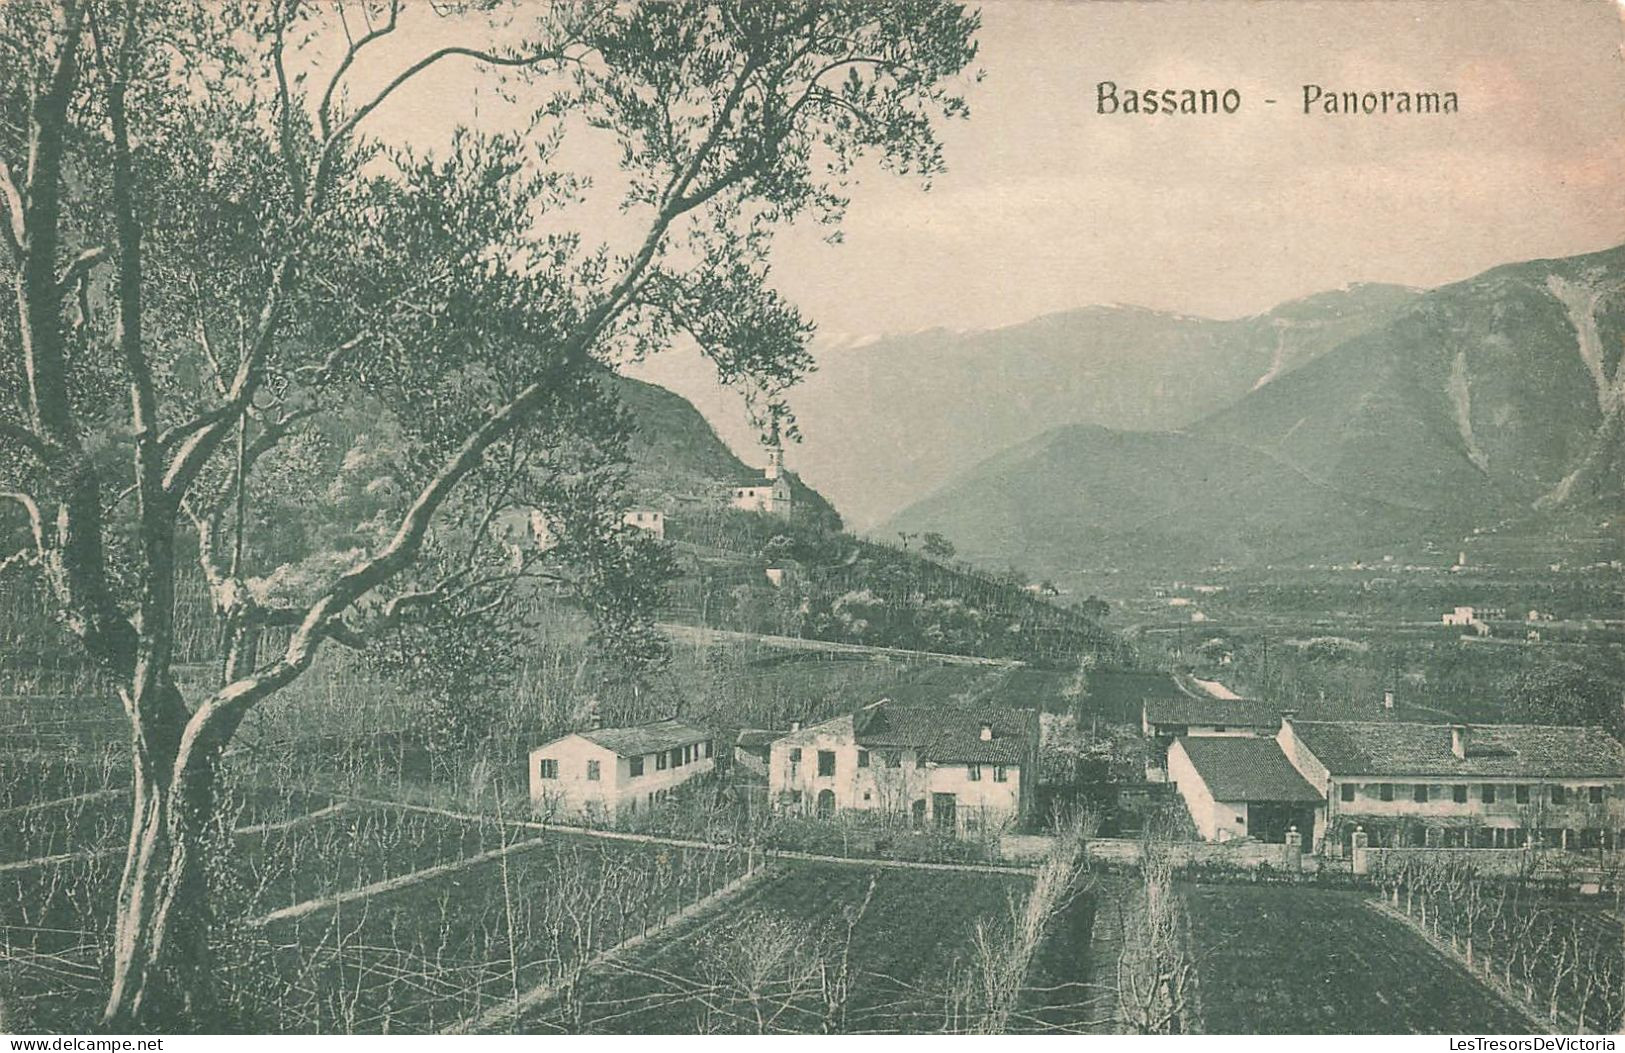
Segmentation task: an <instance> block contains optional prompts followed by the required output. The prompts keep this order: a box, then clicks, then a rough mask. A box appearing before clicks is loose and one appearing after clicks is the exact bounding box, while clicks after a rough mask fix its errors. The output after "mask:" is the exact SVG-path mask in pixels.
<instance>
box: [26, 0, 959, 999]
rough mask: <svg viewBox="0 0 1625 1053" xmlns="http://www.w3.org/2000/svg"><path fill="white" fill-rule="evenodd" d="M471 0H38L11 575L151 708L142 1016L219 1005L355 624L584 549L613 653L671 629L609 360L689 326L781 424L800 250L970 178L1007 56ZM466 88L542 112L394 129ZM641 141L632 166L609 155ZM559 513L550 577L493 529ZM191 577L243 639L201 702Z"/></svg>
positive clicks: (128, 918)
mask: <svg viewBox="0 0 1625 1053" xmlns="http://www.w3.org/2000/svg"><path fill="white" fill-rule="evenodd" d="M492 7H495V8H496V10H495V11H492V10H489V9H490V8H492ZM441 14H442V12H441V10H440V8H439V7H438V6H437V5H431V6H423V5H412V6H406V5H402V4H400V3H399V2H397V0H353V2H351V3H343V4H340V3H319V4H317V3H301V2H299V0H262V2H255V0H166V2H158V0H14V2H12V3H9V4H6V5H4V7H3V8H0V72H3V74H4V75H3V76H0V206H3V207H0V271H4V277H5V279H6V284H7V286H8V288H9V295H10V297H11V300H12V306H13V307H14V310H11V311H8V312H6V314H5V315H4V317H3V318H0V356H3V358H0V362H3V364H0V494H3V496H4V498H5V503H6V505H7V506H8V507H9V508H11V509H12V510H13V511H15V512H16V513H17V514H18V518H16V519H12V520H7V521H6V522H4V523H3V524H0V528H3V529H4V531H5V535H4V536H5V537H6V538H8V539H10V538H13V537H15V538H16V539H17V540H18V542H19V543H20V544H19V547H18V548H17V550H16V551H15V553H13V552H11V551H6V552H0V562H3V563H4V564H6V565H7V566H8V567H9V568H10V569H12V570H15V569H17V568H18V567H19V566H21V567H22V568H23V569H24V570H25V571H26V572H28V573H31V574H32V576H33V579H34V580H35V581H37V582H38V583H39V585H40V586H41V588H42V590H43V592H44V593H45V595H47V596H48V597H49V600H50V602H51V604H52V606H53V608H54V610H55V611H56V612H57V614H58V616H59V618H60V621H61V623H62V625H63V626H64V627H65V628H66V629H67V630H68V631H69V632H70V633H71V634H72V635H73V636H74V637H76V638H77V639H78V641H79V642H80V644H81V645H82V646H83V649H84V652H85V654H86V655H87V656H88V658H89V659H90V661H91V662H92V663H94V665H95V666H97V667H98V668H99V669H100V671H101V672H102V673H103V674H104V675H105V677H106V678H107V679H108V680H109V681H111V682H112V683H113V684H114V685H115V686H116V687H117V691H118V694H119V697H120V698H121V700H122V702H123V708H124V711H125V713H126V714H127V716H128V719H129V728H130V736H131V741H132V743H133V746H134V787H133V789H134V809H133V816H132V823H131V830H130V837H129V849H128V854H127V857H126V862H125V866H124V871H123V877H122V881H121V883H120V886H119V891H118V902H117V921H116V928H115V932H116V936H115V941H114V947H113V952H112V963H113V966H112V976H111V986H110V990H109V995H108V1000H107V1005H106V1021H107V1023H108V1025H109V1026H114V1027H122V1028H127V1029H135V1028H137V1027H139V1026H140V1024H141V1023H142V1022H143V1021H149V1022H150V1021H153V1020H162V1021H164V1022H165V1023H166V1025H167V1026H170V1027H182V1026H197V1027H208V1026H210V1024H211V1022H214V1021H213V1018H212V1016H211V1009H210V1006H209V991H210V984H209V980H210V976H211V972H210V969H209V967H208V958H209V955H208V948H209V942H208V933H209V927H210V925H209V919H210V910H211V907H210V903H211V901H210V896H209V891H208V889H207V887H206V885H207V882H206V881H205V879H204V867H203V863H202V859H201V856H202V843H203V842H202V835H203V832H204V831H205V830H206V829H207V827H208V824H209V817H210V815H211V813H212V812H213V811H214V808H215V802H214V796H215V784H216V769H217V761H218V759H219V758H220V756H221V753H222V751H223V750H224V748H225V747H226V745H227V744H228V743H229V742H230V741H231V739H232V737H233V735H234V734H235V732H236V731H237V729H238V727H239V725H240V724H241V723H242V721H243V720H244V718H245V716H247V715H248V714H249V713H250V712H251V711H252V710H253V709H254V708H255V707H256V706H259V705H260V704H261V703H263V702H264V701H265V700H266V699H269V698H271V697H273V696H275V695H276V694H277V692H279V691H282V690H283V689H285V688H287V687H288V686H289V685H290V684H292V683H294V682H295V681H296V680H298V678H299V677H300V676H301V675H303V674H304V673H305V672H306V671H307V670H309V669H310V668H311V663H312V662H313V660H314V659H315V658H316V656H317V654H318V652H319V651H320V650H321V649H322V648H323V647H324V646H325V645H326V644H328V643H329V642H336V643H340V644H343V645H346V646H350V647H357V648H363V649H365V648H370V647H372V646H375V644H376V641H378V640H379V639H380V638H381V637H382V636H384V635H386V634H390V635H393V634H396V633H400V632H404V631H407V629H408V628H410V627H421V626H425V625H427V626H431V627H439V628H444V629H447V630H448V631H455V629H456V627H457V626H458V625H460V624H464V623H465V622H466V620H468V619H475V618H478V617H479V616H480V615H481V614H482V612H486V611H488V610H489V609H490V608H491V607H492V606H493V605H500V604H501V603H502V602H504V596H505V595H506V594H505V592H504V583H505V582H510V581H511V580H512V579H513V577H515V576H516V575H525V576H531V577H535V576H540V575H543V574H558V573H565V571H563V570H562V569H561V568H563V567H566V566H567V567H569V568H571V571H570V573H571V574H572V575H573V580H574V581H575V582H576V584H577V585H579V586H580V587H581V593H582V595H583V596H584V597H586V598H587V602H588V603H589V604H597V605H596V606H595V607H594V613H595V614H596V615H597V616H598V622H599V627H600V632H602V633H607V634H613V635H616V636H618V637H621V638H625V639H629V640H631V644H630V645H629V646H630V647H631V649H632V650H633V651H634V652H635V651H637V649H638V648H640V647H647V646H648V644H649V641H650V640H651V639H652V631H649V632H642V633H640V632H639V629H640V626H641V627H642V628H644V629H647V626H646V625H644V621H646V619H644V618H642V616H641V615H640V614H639V611H638V605H637V604H636V603H627V604H625V605H622V606H613V607H605V606H603V605H602V604H601V603H600V602H599V599H598V598H602V597H624V596H627V595H631V596H633V597H634V599H635V598H636V596H637V588H636V586H637V584H638V582H640V581H642V580H643V579H644V575H643V570H644V569H645V568H644V565H643V564H642V563H640V559H644V558H646V557H643V556H640V555H639V554H638V547H637V546H636V545H635V544H634V543H633V542H632V541H630V540H628V538H627V537H626V536H625V535H626V532H625V531H623V530H621V529H620V528H619V526H618V520H619V512H618V510H617V508H616V506H615V497H614V495H615V491H616V485H615V484H616V476H615V468H614V466H615V465H616V464H617V463H618V462H619V460H620V459H621V454H622V451H623V448H624V438H625V431H626V422H625V421H624V420H623V419H622V418H621V416H620V413H619V411H618V410H617V408H616V407H615V405H614V404H613V402H612V401H611V400H610V399H608V397H607V396H606V395H605V393H604V390H603V385H602V383H601V378H602V376H603V374H604V373H605V371H606V367H607V366H608V365H610V364H612V363H614V362H616V361H618V360H625V359H627V358H629V357H636V356H638V355H641V354H645V353H647V352H650V351H652V350H656V349H659V348H661V347H663V346H666V345H669V344H671V343H673V342H675V341H678V340H687V341H692V342H693V343H694V344H697V345H698V346H699V348H700V349H701V350H702V351H703V352H704V353H706V354H707V355H708V356H709V357H710V358H711V359H712V361H713V362H714V363H715V365H716V367H717V370H718V372H719V374H720V376H721V378H722V379H723V380H725V381H728V382H737V383H742V384H749V385H751V386H752V387H753V388H755V389H758V390H762V391H765V392H767V393H768V399H769V402H770V403H771V404H777V402H778V401H779V399H780V394H781V393H782V391H783V390H784V388H785V387H786V386H787V385H788V384H790V383H791V382H793V381H794V380H795V379H796V377H797V376H798V375H799V374H800V373H802V372H803V371H804V370H805V369H806V367H807V365H808V356H807V353H806V341H807V339H808V337H809V334H810V332H811V325H810V324H809V323H808V322H807V321H806V320H805V319H803V318H802V316H801V315H800V314H799V313H798V312H797V311H796V310H795V309H794V307H792V306H791V305H790V304H788V303H786V302H785V301H784V300H783V299H782V298H781V297H780V296H779V295H778V294H777V293H776V292H775V291H774V290H773V289H772V288H771V287H770V285H769V283H768V267H767V261H768V252H769V246H770V242H771V235H772V232H773V231H774V230H775V229H776V228H778V227H780V226H782V225H783V224H784V223H786V222H788V221H791V220H794V219H798V218H808V219H811V220H814V221H817V222H823V223H827V224H835V223H837V222H838V220H839V218H840V216H841V213H842V209H843V206H844V205H845V198H844V197H843V194H844V193H845V189H846V186H847V184H848V182H849V177H850V176H851V175H852V174H853V165H854V163H855V162H856V161H857V159H858V158H859V157H860V156H862V155H865V154H869V155H872V156H875V157H878V158H879V160H880V163H881V165H882V166H883V167H886V168H890V169H892V170H895V171H899V172H903V173H911V174H915V175H923V176H925V177H929V176H930V175H931V174H932V173H934V172H935V171H937V170H938V169H939V168H940V167H941V156H940V150H939V146H938V143H937V139H936V137H935V134H934V126H935V123H936V122H937V121H938V120H940V119H942V118H943V117H945V116H947V117H951V116H957V115H960V114H962V113H963V112H964V107H963V103H962V102H961V101H960V100H959V98H958V97H957V96H956V95H955V94H953V90H952V86H951V82H952V81H953V80H954V78H956V77H957V76H958V75H959V74H960V73H961V72H962V71H963V70H964V69H965V67H966V66H967V65H968V64H969V63H970V62H971V60H972V58H973V56H974V52H975V48H974V45H973V44H972V42H971V38H972V35H973V33H974V31H975V29H976V19H975V17H974V16H970V15H967V14H966V13H965V12H964V11H962V10H961V9H960V8H959V7H958V6H957V5H955V4H952V3H948V2H945V0H874V2H843V3H840V4H833V3H823V2H818V0H780V2H773V3H761V2H758V0H748V2H747V0H737V2H730V3H722V4H715V5H710V4H707V5H701V4H697V3H687V2H651V3H647V4H645V3H638V2H636V0H634V2H631V3H615V4H599V3H595V2H591V0H583V2H581V3H578V4H549V5H546V6H545V7H541V6H530V5H517V6H515V7H513V8H511V9H504V8H501V7H500V5H469V6H468V7H467V8H457V9H456V13H454V14H453V15H452V16H450V17H448V18H447V19H446V20H445V21H443V22H442V23H439V24H432V25H430V26H429V27H428V30H427V31H426V32H425V31H424V30H423V27H422V26H421V25H420V26H418V28H417V30H416V31H415V32H407V31H406V28H407V23H408V22H410V21H411V20H413V19H418V20H425V19H427V20H430V21H431V22H434V20H436V19H438V18H440V16H441ZM459 38H466V39H459ZM425 39H432V40H434V41H435V43H434V44H432V45H428V46H423V45H414V44H412V43H411V41H423V40H425ZM419 46H422V47H423V50H421V51H416V50H413V49H414V47H419ZM453 67H455V68H456V69H458V70H460V71H461V72H462V73H463V74H465V75H468V76H471V77H475V78H479V79H480V82H481V83H482V84H483V85H484V88H485V94H484V96H482V98H483V99H484V100H485V102H486V105H488V106H498V105H499V104H502V103H505V104H506V105H508V106H509V108H510V109H511V110H513V111H514V112H515V113H516V115H517V116H516V119H515V120H514V121H513V122H512V124H513V128H514V129H515V130H511V131H503V132H486V131H480V130H477V129H467V128H465V129H463V130H461V131H459V132H457V133H456V134H455V135H453V136H450V137H449V142H436V143H434V144H432V149H431V148H429V147H427V146H422V145H420V146H418V147H415V148H414V147H409V146H400V145H394V146H391V145H389V144H386V143H382V142H380V141H378V140H377V139H376V138H374V132H373V131H372V129H373V128H374V126H375V125H376V123H377V118H376V115H377V114H379V113H381V112H384V111H387V110H389V109H390V107H391V104H392V103H393V102H395V101H397V100H398V98H399V97H400V96H402V95H404V94H408V93H409V92H410V91H411V90H413V89H414V86H415V85H416V84H417V83H418V82H419V81H420V80H421V79H422V78H425V77H426V76H428V75H429V74H430V73H431V71H436V72H438V71H440V70H442V69H445V68H453ZM436 83H437V84H438V85H442V86H443V85H444V84H445V81H443V80H442V81H438V82H436ZM467 83H473V82H472V81H470V82H467ZM606 157H607V158H612V159H613V163H614V164H615V165H616V167H617V169H618V176H619V179H618V181H617V179H613V178H604V177H606V176H608V175H610V174H611V173H610V172H609V171H608V170H607V166H605V165H604V164H603V163H601V162H600V163H597V164H596V165H593V166H592V167H593V172H592V174H593V176H594V178H593V179H592V180H588V179H585V178H583V171H582V170H578V169H577V168H574V167H572V165H579V164H584V163H586V162H583V161H582V160H580V159H582V158H606ZM617 206H619V209H620V210H619V212H617ZM605 217H618V218H616V219H614V220H613V221H612V222H606V219H605ZM832 229H833V228H832ZM254 503H258V505H259V506H260V507H261V508H262V509H264V512H263V514H261V515H259V516H245V515H244V507H245V504H254ZM526 506H537V507H542V508H546V509H548V510H549V511H550V513H551V514H554V515H556V517H557V521H555V522H553V523H551V524H550V526H551V528H552V529H553V530H554V532H555V533H556V534H557V536H558V542H559V543H558V545H557V546H555V548H554V549H551V550H549V552H548V553H547V555H548V557H549V558H550V562H549V564H548V565H546V566H542V565H537V564H536V563H535V562H534V561H532V560H528V559H527V560H522V561H521V563H522V564H523V565H521V566H519V567H517V568H516V567H514V566H513V564H512V561H511V559H510V558H509V554H508V553H507V552H506V551H505V550H502V549H501V546H498V545H495V544H493V543H492V534H493V530H492V524H493V523H494V522H495V521H496V520H497V519H498V517H499V516H500V514H501V512H502V511H503V510H504V509H509V508H515V507H526ZM320 509H327V510H329V511H332V512H333V514H332V515H330V516H328V515H320V514H317V511H316V510H320ZM559 510H564V511H559ZM187 566H190V567H191V569H190V570H185V571H184V573H188V574H197V575H200V576H201V577H202V578H203V579H204V580H205V581H206V582H207V584H208V587H209V592H210V595H211V597H212V600H213V604H214V607H215V613H216V615H217V617H218V619H219V621H220V623H221V624H222V625H223V626H224V628H225V633H224V636H225V639H226V641H227V647H226V654H225V656H224V658H223V661H222V662H221V669H220V675H219V677H218V679H217V682H216V683H214V684H213V685H212V686H205V687H192V688H185V689H183V685H182V684H181V682H180V680H179V679H178V677H177V675H176V670H175V653H176V599H175V597H176V583H177V580H178V578H179V577H180V576H181V575H182V574H183V568H185V567H187ZM467 643H468V646H469V647H470V648H476V649H477V648H478V647H480V646H482V645H483V643H484V641H482V640H478V639H476V640H472V641H468V642H467ZM481 664H482V660H481V658H480V656H479V654H478V653H477V652H476V653H474V654H472V655H471V656H468V665H469V667H471V668H478V667H479V666H480V665H481Z"/></svg>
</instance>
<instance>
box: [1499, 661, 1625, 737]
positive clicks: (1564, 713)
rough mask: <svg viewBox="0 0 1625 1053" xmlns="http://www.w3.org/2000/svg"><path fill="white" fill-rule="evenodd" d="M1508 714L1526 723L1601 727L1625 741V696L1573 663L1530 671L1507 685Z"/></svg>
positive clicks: (1560, 663) (1553, 664)
mask: <svg viewBox="0 0 1625 1053" xmlns="http://www.w3.org/2000/svg"><path fill="white" fill-rule="evenodd" d="M1505 698H1506V701H1505V706H1506V715H1507V719H1509V720H1516V721H1520V722H1523V723H1526V724H1576V725H1601V726H1602V727H1605V728H1607V729H1608V730H1609V732H1610V733H1612V734H1613V735H1614V737H1615V738H1620V739H1625V694H1622V693H1621V691H1620V689H1619V686H1618V685H1617V684H1610V683H1608V682H1607V681H1606V680H1604V679H1603V678H1602V677H1601V676H1598V675H1596V674H1595V673H1593V672H1592V671H1590V670H1588V669H1586V668H1584V667H1582V666H1579V665H1576V664H1574V663H1572V662H1552V663H1550V664H1546V665H1537V666H1535V667H1533V668H1530V669H1526V670H1524V671H1523V672H1521V673H1519V674H1518V675H1517V676H1515V677H1513V678H1512V680H1511V682H1510V683H1508V684H1507V686H1506V696H1505Z"/></svg>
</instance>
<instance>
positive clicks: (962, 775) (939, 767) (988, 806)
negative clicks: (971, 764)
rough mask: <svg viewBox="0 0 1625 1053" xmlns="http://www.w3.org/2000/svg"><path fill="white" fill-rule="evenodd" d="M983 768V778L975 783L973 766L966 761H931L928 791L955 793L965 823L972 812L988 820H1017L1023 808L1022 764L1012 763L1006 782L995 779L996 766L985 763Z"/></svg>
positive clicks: (955, 802)
mask: <svg viewBox="0 0 1625 1053" xmlns="http://www.w3.org/2000/svg"><path fill="white" fill-rule="evenodd" d="M981 769H982V777H981V778H980V779H979V780H976V781H975V782H972V781H971V778H970V769H969V768H968V767H967V766H966V765H964V764H929V765H927V766H926V769H925V773H926V782H927V785H926V793H927V794H933V793H951V794H953V795H954V797H955V798H956V800H955V801H954V808H955V811H956V813H957V814H958V818H959V823H960V825H961V826H963V825H964V822H965V819H966V818H967V817H968V815H975V816H976V817H977V818H978V819H979V820H980V821H982V822H984V823H1002V822H1006V821H1009V820H1013V819H1015V818H1016V814H1017V812H1018V811H1019V810H1020V807H1021V769H1020V767H1019V766H1017V765H1013V764H1012V765H1008V766H1007V767H1006V768H1005V772H1006V781H1005V782H997V781H995V779H994V778H993V774H994V771H993V769H994V766H993V765H991V764H983V765H982V766H981ZM967 810H969V813H968V814H967ZM978 813H979V814H978Z"/></svg>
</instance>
